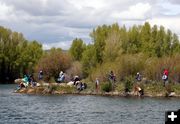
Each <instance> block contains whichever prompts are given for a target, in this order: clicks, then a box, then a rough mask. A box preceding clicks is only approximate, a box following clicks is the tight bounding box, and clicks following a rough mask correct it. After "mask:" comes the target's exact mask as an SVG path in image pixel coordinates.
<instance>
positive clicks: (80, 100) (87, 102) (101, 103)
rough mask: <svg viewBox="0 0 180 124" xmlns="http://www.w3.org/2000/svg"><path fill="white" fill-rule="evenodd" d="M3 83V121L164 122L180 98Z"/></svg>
mask: <svg viewBox="0 0 180 124" xmlns="http://www.w3.org/2000/svg"><path fill="white" fill-rule="evenodd" d="M15 87H16V86H15V85H0V124H11V123H12V124H56V123H57V124H132V123H133V124H164V119H165V111H167V110H177V109H180V99H176V98H171V99H164V98H161V99H160V98H143V99H142V98H124V97H102V96H79V95H62V96H60V95H59V96H56V95H53V96H52V95H51V96H50V95H26V94H16V93H13V90H14V89H15Z"/></svg>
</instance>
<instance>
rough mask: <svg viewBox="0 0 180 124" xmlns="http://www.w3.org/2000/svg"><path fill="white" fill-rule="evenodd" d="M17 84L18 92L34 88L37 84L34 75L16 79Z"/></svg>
mask: <svg viewBox="0 0 180 124" xmlns="http://www.w3.org/2000/svg"><path fill="white" fill-rule="evenodd" d="M15 83H18V84H19V85H18V87H17V90H19V89H21V88H24V87H28V86H32V87H34V86H36V84H37V83H36V82H35V80H34V77H33V75H27V74H25V75H24V77H23V78H22V79H16V80H15Z"/></svg>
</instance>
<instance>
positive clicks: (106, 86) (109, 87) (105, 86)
mask: <svg viewBox="0 0 180 124" xmlns="http://www.w3.org/2000/svg"><path fill="white" fill-rule="evenodd" d="M101 87H102V90H103V91H104V92H110V91H112V84H111V83H104V84H102V86H101Z"/></svg>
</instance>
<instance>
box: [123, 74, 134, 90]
mask: <svg viewBox="0 0 180 124" xmlns="http://www.w3.org/2000/svg"><path fill="white" fill-rule="evenodd" d="M124 85H125V86H124V87H125V92H130V91H131V90H132V88H133V78H132V76H128V77H126V78H125V80H124Z"/></svg>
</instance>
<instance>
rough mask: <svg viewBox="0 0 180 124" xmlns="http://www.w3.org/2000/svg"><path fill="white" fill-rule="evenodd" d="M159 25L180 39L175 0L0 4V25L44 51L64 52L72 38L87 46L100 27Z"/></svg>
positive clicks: (10, 0) (179, 4) (1, 0)
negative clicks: (81, 40) (112, 25)
mask: <svg viewBox="0 0 180 124" xmlns="http://www.w3.org/2000/svg"><path fill="white" fill-rule="evenodd" d="M145 21H148V22H150V24H152V25H154V24H157V25H163V26H164V27H165V28H166V29H170V30H172V31H173V32H174V33H176V34H178V35H179V36H180V1H179V0H0V25H1V26H4V27H7V28H10V29H12V30H13V31H18V32H21V33H23V34H24V36H25V38H27V39H28V40H37V41H39V42H41V43H42V44H43V48H44V49H50V48H51V47H61V48H62V49H68V48H69V47H70V45H71V42H72V40H73V39H74V38H76V37H77V38H82V39H83V40H84V41H85V42H86V43H90V42H91V39H90V37H89V34H90V32H91V31H92V29H93V28H95V27H97V26H98V25H102V24H112V23H115V22H117V23H119V25H123V24H125V25H126V26H127V27H129V26H132V25H134V24H143V23H144V22H145Z"/></svg>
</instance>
